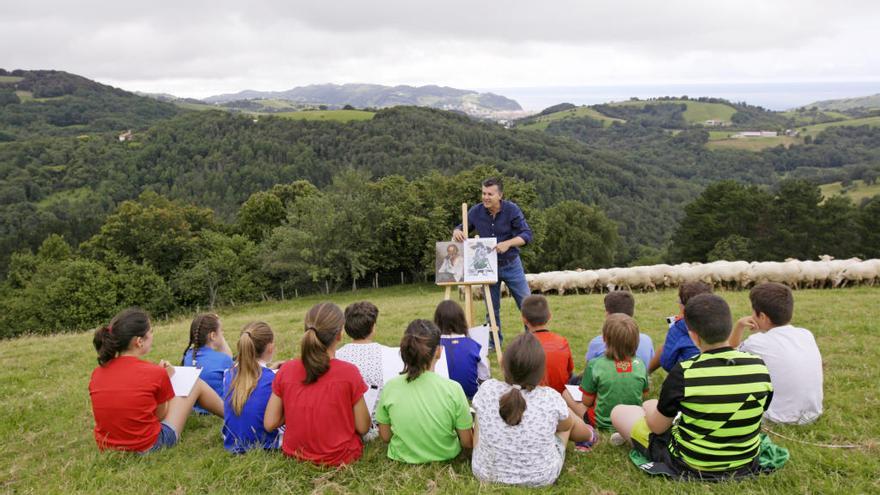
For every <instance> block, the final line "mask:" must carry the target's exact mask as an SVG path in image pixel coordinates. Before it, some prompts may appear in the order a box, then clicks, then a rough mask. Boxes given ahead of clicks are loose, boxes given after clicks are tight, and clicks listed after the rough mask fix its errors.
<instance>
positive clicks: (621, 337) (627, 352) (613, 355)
mask: <svg viewBox="0 0 880 495" xmlns="http://www.w3.org/2000/svg"><path fill="white" fill-rule="evenodd" d="M602 339H603V340H604V341H605V356H606V357H608V359H613V360H615V361H627V360H629V359H632V357H633V356H635V354H636V350H637V349H638V348H639V325H638V324H637V323H636V320H634V319H633V318H632V316H630V315H627V314H623V313H614V314H612V315H608V317H607V318H605V323H604V324H603V325H602Z"/></svg>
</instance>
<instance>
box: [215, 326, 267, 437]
mask: <svg viewBox="0 0 880 495" xmlns="http://www.w3.org/2000/svg"><path fill="white" fill-rule="evenodd" d="M273 354H275V334H274V333H273V332H272V328H271V327H269V325H268V324H266V323H263V322H261V321H259V322H254V323H248V324H247V325H246V326H245V327H244V328H243V329H242V331H241V336H240V337H239V338H238V357H237V359H236V363H235V366H234V367H232V368H230V369H229V370H228V371H227V372H226V374H225V375H223V396H222V397H223V430H222V433H223V447H224V448H225V449H226V450H228V451H230V452H232V453H234V454H243V453H245V452H247V451H248V450H250V449H253V448H263V449H277V448H278V430H271V431H267V430H266V429H265V428H263V417H264V415H265V413H266V405H267V404H268V403H269V397H270V396H271V395H272V381H273V380H274V379H275V372H274V371H272V370H271V369H269V368H268V367H267V366H268V363H269V361H271V360H272V356H273Z"/></svg>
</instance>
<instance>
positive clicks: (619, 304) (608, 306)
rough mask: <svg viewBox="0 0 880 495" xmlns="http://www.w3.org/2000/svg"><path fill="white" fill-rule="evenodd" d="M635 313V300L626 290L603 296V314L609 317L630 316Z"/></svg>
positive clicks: (614, 291)
mask: <svg viewBox="0 0 880 495" xmlns="http://www.w3.org/2000/svg"><path fill="white" fill-rule="evenodd" d="M635 311H636V299H635V298H634V297H633V295H632V293H631V292H630V291H628V290H613V291H611V292H609V293H608V294H605V312H606V313H608V314H609V315H611V314H614V313H623V314H625V315H629V316H632V315H633V314H634V313H635Z"/></svg>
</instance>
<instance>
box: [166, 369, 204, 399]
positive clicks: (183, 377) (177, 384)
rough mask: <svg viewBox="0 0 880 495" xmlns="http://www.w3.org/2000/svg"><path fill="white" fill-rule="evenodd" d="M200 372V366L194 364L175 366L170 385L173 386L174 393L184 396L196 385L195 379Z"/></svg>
mask: <svg viewBox="0 0 880 495" xmlns="http://www.w3.org/2000/svg"><path fill="white" fill-rule="evenodd" d="M201 374H202V369H201V368H196V367H194V366H175V367H174V375H173V376H172V377H171V386H172V387H174V395H176V396H177V397H186V396H188V395H189V393H190V392H192V389H193V387H195V386H196V380H198V379H199V375H201Z"/></svg>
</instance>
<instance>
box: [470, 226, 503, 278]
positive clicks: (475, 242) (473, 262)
mask: <svg viewBox="0 0 880 495" xmlns="http://www.w3.org/2000/svg"><path fill="white" fill-rule="evenodd" d="M464 281H465V282H470V283H481V284H494V283H495V282H497V281H498V252H497V251H495V238H494V237H486V238H482V239H468V240H466V241H464Z"/></svg>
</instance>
